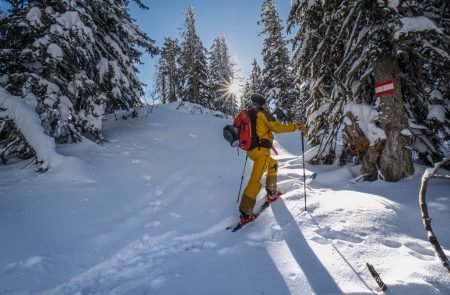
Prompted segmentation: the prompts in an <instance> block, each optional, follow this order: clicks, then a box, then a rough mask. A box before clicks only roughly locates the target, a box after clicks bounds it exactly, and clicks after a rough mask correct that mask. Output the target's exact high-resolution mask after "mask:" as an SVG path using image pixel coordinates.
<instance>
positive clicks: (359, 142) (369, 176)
mask: <svg viewBox="0 0 450 295" xmlns="http://www.w3.org/2000/svg"><path fill="white" fill-rule="evenodd" d="M346 117H347V118H349V119H350V121H351V122H352V124H351V125H348V124H347V125H346V126H345V128H344V134H343V136H344V139H345V141H346V142H347V143H348V144H349V148H350V152H351V154H352V155H356V156H358V157H359V158H360V159H361V165H362V168H361V172H362V173H363V174H364V179H365V180H369V181H372V180H376V179H378V169H379V159H380V154H381V152H382V151H383V148H384V145H385V142H386V141H385V140H377V141H376V142H375V143H374V144H372V145H370V142H369V140H368V139H367V137H366V135H365V134H364V132H363V131H362V130H361V128H360V127H359V126H358V123H357V122H356V121H357V119H356V118H355V116H354V115H353V114H352V113H351V112H348V113H347V114H346Z"/></svg>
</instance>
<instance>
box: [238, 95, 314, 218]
mask: <svg viewBox="0 0 450 295" xmlns="http://www.w3.org/2000/svg"><path fill="white" fill-rule="evenodd" d="M251 101H252V104H253V107H254V108H256V109H257V111H258V112H257V115H256V135H257V136H258V137H259V144H258V146H257V147H255V148H253V149H251V150H249V151H247V156H248V157H249V158H250V159H252V160H253V169H252V173H251V176H250V179H249V181H248V184H247V186H246V188H245V190H244V193H243V195H242V199H241V203H240V206H239V212H240V213H241V216H240V219H241V222H240V224H241V225H244V224H246V223H249V222H251V221H253V220H254V219H255V218H256V217H257V215H256V214H255V213H253V208H254V207H255V203H256V196H257V195H258V192H259V190H260V189H261V177H262V176H263V174H264V173H265V172H266V171H267V177H266V192H267V197H266V198H267V201H268V202H269V203H271V202H274V201H275V200H276V199H278V197H280V195H281V192H279V191H278V190H277V170H278V163H277V161H276V160H275V159H273V158H272V157H271V156H270V149H271V148H272V145H273V134H272V132H275V133H284V132H294V131H295V130H300V131H301V132H303V133H305V132H306V127H305V126H304V125H300V124H282V123H279V122H277V120H276V119H275V118H274V117H273V116H272V115H271V114H270V113H269V111H268V106H267V101H266V99H265V97H264V96H262V95H261V94H257V93H254V94H252V96H251Z"/></svg>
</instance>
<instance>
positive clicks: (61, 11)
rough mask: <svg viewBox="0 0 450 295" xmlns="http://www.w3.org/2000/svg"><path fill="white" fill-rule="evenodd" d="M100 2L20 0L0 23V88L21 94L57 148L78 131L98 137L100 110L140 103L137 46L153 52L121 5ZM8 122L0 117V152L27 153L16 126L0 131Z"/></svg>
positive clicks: (77, 138) (77, 136)
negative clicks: (58, 144) (20, 4)
mask: <svg viewBox="0 0 450 295" xmlns="http://www.w3.org/2000/svg"><path fill="white" fill-rule="evenodd" d="M104 2H105V1H94V0H93V1H89V2H86V1H81V0H80V1H78V0H70V1H69V0H63V1H56V0H46V1H26V2H22V3H25V4H24V5H23V8H21V7H18V8H15V9H13V10H11V12H10V14H8V15H7V16H6V17H5V18H4V19H1V20H0V77H1V79H0V86H2V87H4V88H6V89H7V90H8V91H9V92H10V93H12V94H14V95H16V96H19V97H22V98H23V100H24V102H25V103H27V104H28V105H29V106H30V107H31V108H32V109H33V110H35V111H36V112H37V113H38V114H39V116H40V118H41V121H42V126H43V127H44V131H45V132H46V133H47V134H48V135H50V136H52V137H54V138H55V140H56V142H58V143H68V142H77V141H80V140H81V134H82V133H84V134H85V135H88V136H91V137H93V138H95V139H98V140H102V134H101V130H102V117H103V115H104V113H105V111H106V112H111V111H113V110H115V109H118V108H128V107H132V106H137V105H140V104H141V102H140V96H141V94H142V83H141V82H139V80H138V79H137V77H136V72H137V69H136V67H135V65H134V64H135V63H138V62H140V54H141V53H140V52H139V51H138V50H137V49H136V48H135V45H140V46H142V47H144V48H146V49H147V50H148V51H149V52H150V53H155V52H156V49H155V47H153V41H152V40H150V39H149V38H148V37H147V36H146V35H145V34H144V33H143V32H141V31H140V30H139V29H138V28H137V27H136V26H135V25H134V24H133V23H132V20H131V18H130V16H129V15H128V12H127V8H126V5H127V1H120V3H119V2H118V1H108V2H109V3H108V5H105V3H104ZM112 24H114V25H112ZM11 124H12V122H10V121H8V120H7V119H0V127H1V128H0V138H1V143H0V147H2V150H3V152H4V153H8V154H10V155H13V154H20V153H21V152H20V150H21V149H22V150H25V149H28V150H31V152H30V154H32V153H33V152H32V147H31V148H30V147H29V146H28V143H26V142H24V140H23V138H22V137H20V136H19V137H18V136H16V134H17V132H13V131H10V130H13V129H14V126H13V127H12V128H5V126H9V125H11ZM21 147H27V148H25V149H24V148H21Z"/></svg>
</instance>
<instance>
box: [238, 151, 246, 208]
mask: <svg viewBox="0 0 450 295" xmlns="http://www.w3.org/2000/svg"><path fill="white" fill-rule="evenodd" d="M247 159H248V156H246V157H245V164H244V169H243V170H242V177H241V185H240V186H239V193H238V197H237V200H236V203H239V197H240V196H241V189H242V182H243V181H244V174H245V167H246V166H247Z"/></svg>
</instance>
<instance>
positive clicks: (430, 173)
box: [419, 158, 450, 274]
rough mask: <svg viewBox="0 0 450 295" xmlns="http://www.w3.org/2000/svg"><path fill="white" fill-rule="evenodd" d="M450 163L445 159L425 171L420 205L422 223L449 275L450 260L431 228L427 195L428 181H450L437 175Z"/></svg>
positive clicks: (443, 176) (447, 177) (446, 176)
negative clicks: (441, 168)
mask: <svg viewBox="0 0 450 295" xmlns="http://www.w3.org/2000/svg"><path fill="white" fill-rule="evenodd" d="M449 161H450V159H448V158H445V159H444V160H443V161H441V162H439V163H437V164H436V166H435V167H434V168H430V169H427V170H426V171H425V173H424V175H423V176H422V185H421V187H420V191H419V205H420V210H421V212H422V222H423V225H424V227H425V232H426V233H427V236H428V240H429V241H430V243H431V245H432V246H433V248H434V251H435V252H436V255H437V256H438V257H439V259H440V260H441V262H442V264H443V265H444V267H445V268H446V269H447V271H448V273H449V274H450V263H449V260H448V258H447V256H446V255H445V253H444V250H442V247H441V245H440V244H439V241H438V239H437V237H436V235H435V234H434V232H433V229H432V228H431V217H430V216H429V214H428V207H427V203H426V200H425V197H426V193H427V186H428V181H429V180H430V179H431V178H438V179H448V180H450V176H449V175H437V174H436V172H437V170H438V169H439V168H440V167H441V166H442V165H443V164H444V163H446V162H449Z"/></svg>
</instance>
